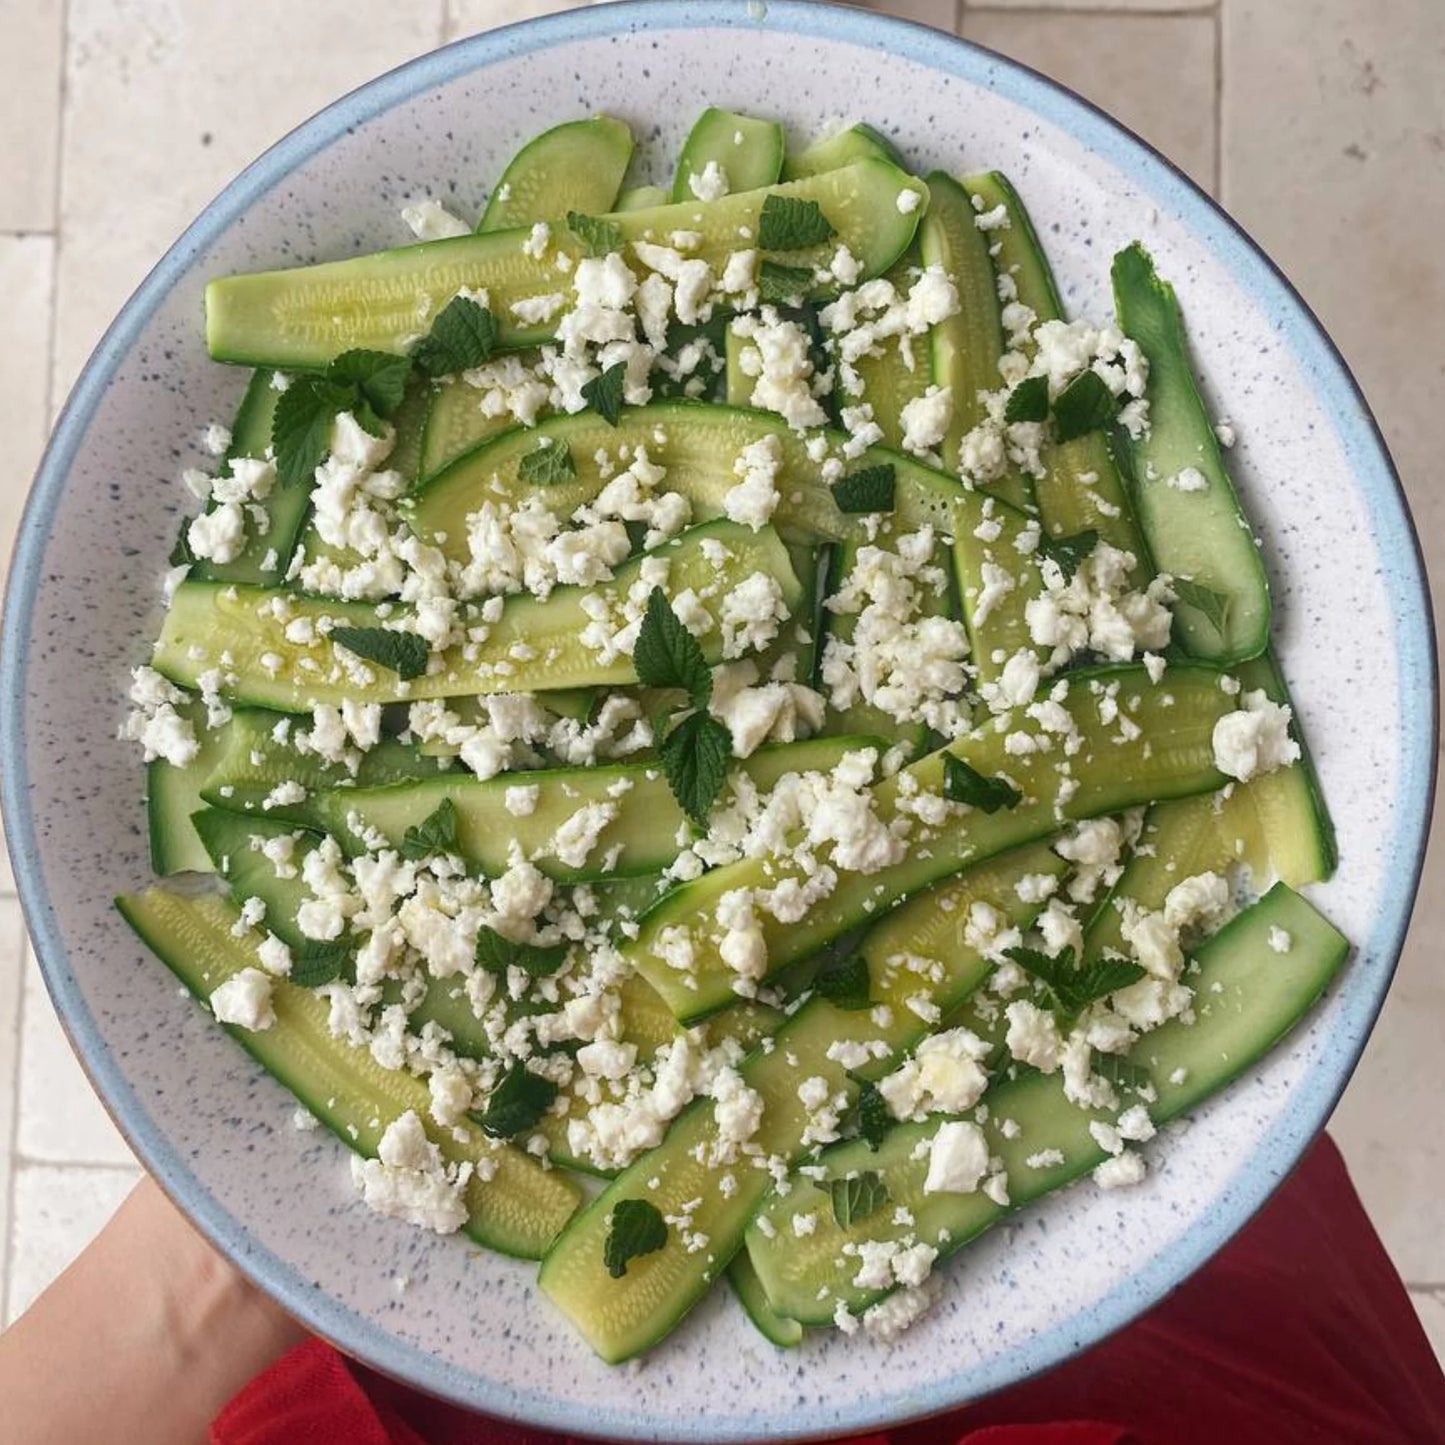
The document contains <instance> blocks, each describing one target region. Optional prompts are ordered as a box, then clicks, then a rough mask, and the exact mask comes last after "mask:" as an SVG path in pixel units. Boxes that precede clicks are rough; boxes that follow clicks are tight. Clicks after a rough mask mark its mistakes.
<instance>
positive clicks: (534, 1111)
mask: <svg viewBox="0 0 1445 1445" xmlns="http://www.w3.org/2000/svg"><path fill="white" fill-rule="evenodd" d="M556 1097H557V1086H556V1084H554V1083H553V1082H552V1081H551V1079H544V1078H543V1077H542V1076H541V1075H540V1074H534V1073H533V1072H532V1071H531V1070H530V1069H529V1068H528V1067H527V1066H526V1065H525V1064H513V1065H512V1066H511V1067H510V1068H509V1069H508V1070H507V1071H506V1073H504V1074H503V1075H502V1077H501V1078H500V1079H499V1080H498V1081H497V1086H496V1087H495V1088H494V1089H493V1090H492V1092H491V1095H490V1097H489V1098H488V1099H487V1107H486V1108H485V1109H483V1110H481V1111H480V1112H479V1113H473V1114H472V1116H471V1117H472V1118H473V1119H475V1120H476V1122H477V1123H478V1124H479V1125H480V1126H481V1128H482V1132H483V1133H485V1134H490V1135H491V1136H492V1137H493V1138H494V1139H513V1138H515V1137H516V1136H517V1135H518V1134H523V1133H526V1131H527V1130H528V1129H535V1128H536V1127H537V1124H538V1122H539V1121H540V1120H541V1118H542V1116H543V1115H544V1114H545V1113H546V1112H547V1110H548V1109H550V1108H551V1107H552V1101H553V1100H554V1099H555V1098H556Z"/></svg>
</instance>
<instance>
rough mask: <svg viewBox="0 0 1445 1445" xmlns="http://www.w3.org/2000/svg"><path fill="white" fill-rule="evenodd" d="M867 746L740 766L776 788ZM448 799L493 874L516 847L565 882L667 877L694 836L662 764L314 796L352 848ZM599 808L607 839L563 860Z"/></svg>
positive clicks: (392, 833)
mask: <svg viewBox="0 0 1445 1445" xmlns="http://www.w3.org/2000/svg"><path fill="white" fill-rule="evenodd" d="M862 747H872V748H875V749H877V748H879V747H880V744H879V742H878V740H877V739H876V738H866V737H863V738H859V737H853V738H831V737H829V738H814V739H811V740H810V741H807V742H800V743H781V744H779V745H778V746H776V747H772V748H765V749H763V750H761V751H760V752H757V753H754V754H753V756H752V757H750V758H748V759H746V760H744V761H742V762H740V763H738V764H737V770H738V771H739V772H740V773H741V774H743V775H744V776H745V777H747V778H748V779H749V780H750V781H751V782H752V783H753V784H754V785H755V786H756V787H757V788H759V789H760V790H767V789H769V788H771V787H772V786H773V785H774V784H776V782H777V780H778V779H779V778H780V777H782V776H783V774H784V773H795V772H809V771H820V770H821V771H828V770H831V769H832V768H834V767H836V766H837V764H838V762H839V761H840V760H841V759H842V758H843V757H844V756H845V755H846V754H848V753H850V752H853V751H856V750H857V749H859V748H862ZM527 785H530V786H533V787H535V788H536V789H537V801H536V807H535V808H534V809H533V811H532V812H530V813H528V814H527V815H526V816H524V817H517V816H515V815H513V814H512V813H511V812H509V811H508V809H507V806H506V795H507V792H508V791H509V790H510V789H512V788H516V787H519V786H527ZM447 799H450V801H451V803H452V805H453V806H454V807H455V808H456V810H457V851H458V853H459V854H460V856H461V857H462V858H464V859H465V860H466V861H467V862H468V863H470V864H473V865H474V866H475V867H477V868H478V869H480V870H481V871H482V872H483V873H485V874H487V875H489V876H491V877H497V876H499V875H500V874H502V873H505V872H506V871H507V868H508V866H509V863H510V860H511V858H512V854H513V851H514V850H515V849H516V848H520V849H521V850H522V853H523V856H525V857H527V858H529V859H532V860H533V861H534V862H535V864H536V866H537V867H538V868H539V869H540V870H541V871H542V872H543V873H546V874H548V875H549V876H550V877H552V878H555V879H558V880H559V881H561V882H568V883H579V882H589V881H593V880H599V879H607V878H622V877H628V876H635V875H637V874H640V873H660V872H661V871H662V870H663V869H664V868H666V867H667V866H668V865H669V864H670V863H672V862H673V860H674V859H675V858H676V857H677V855H678V852H679V851H680V848H681V845H680V843H679V841H678V839H679V837H682V838H684V839H685V838H687V837H688V836H689V835H690V834H691V832H692V825H691V824H690V823H689V821H688V818H687V815H686V814H685V813H684V812H683V810H682V808H681V807H680V806H679V805H678V803H677V800H676V799H675V798H674V797H673V795H672V790H671V788H669V786H668V783H667V779H666V777H665V776H664V775H663V771H662V768H661V766H660V765H659V764H656V763H651V764H648V763H611V764H597V765H595V766H592V767H585V768H558V769H550V770H548V771H546V772H533V773H499V774H498V775H497V776H496V777H494V778H488V779H486V780H485V781H483V780H481V779H478V778H474V777H470V776H468V775H467V774H465V773H456V774H449V775H448V776H446V777H441V778H434V779H432V780H431V781H429V782H417V783H402V784H401V785H399V786H394V787H388V788H367V789H358V788H346V789H339V790H337V791H336V792H332V793H320V794H318V795H317V796H316V797H314V798H313V799H312V800H311V803H310V805H309V809H308V814H309V816H310V818H311V819H312V820H313V822H314V824H315V825H316V826H319V827H322V828H324V829H325V830H326V831H327V832H328V833H331V834H333V835H334V836H335V837H337V838H338V839H339V840H340V841H341V842H342V843H343V844H344V845H347V846H354V839H355V837H356V835H357V834H366V833H368V832H373V831H374V832H376V833H380V834H381V835H382V836H383V837H384V838H385V839H386V841H387V843H388V844H389V845H390V846H392V847H396V846H399V845H400V843H401V841H402V839H403V838H404V836H405V834H406V831H407V829H408V828H414V827H417V826H419V825H420V824H421V823H423V822H425V821H426V819H427V818H428V817H430V816H431V814H432V813H433V812H435V811H436V809H437V808H438V807H440V806H441V804H442V803H443V802H444V801H445V800H447ZM592 806H601V807H604V808H605V807H609V806H610V807H611V808H613V809H614V810H615V815H614V817H613V818H612V821H610V822H609V823H608V824H607V825H606V826H605V827H604V828H603V829H602V830H601V832H600V833H599V834H598V837H597V843H596V845H595V847H594V848H593V850H592V852H591V853H589V854H588V857H587V859H586V861H585V862H584V863H582V864H580V865H575V866H570V865H568V864H565V863H563V862H561V861H560V860H559V859H558V858H557V857H556V855H555V853H553V851H552V838H553V835H554V834H555V833H556V832H557V830H558V828H559V827H561V826H562V824H564V823H565V822H566V821H567V820H568V819H569V818H571V817H572V816H573V815H574V814H575V813H577V812H578V810H579V809H582V808H585V807H592Z"/></svg>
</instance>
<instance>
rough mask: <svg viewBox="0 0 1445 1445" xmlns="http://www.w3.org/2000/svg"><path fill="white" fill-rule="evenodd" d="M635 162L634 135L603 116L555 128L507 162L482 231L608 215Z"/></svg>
mask: <svg viewBox="0 0 1445 1445" xmlns="http://www.w3.org/2000/svg"><path fill="white" fill-rule="evenodd" d="M631 161H632V132H631V131H630V130H628V128H627V126H626V125H625V124H624V123H623V122H622V121H620V120H613V119H612V117H611V116H606V115H599V116H595V117H593V119H591V120H572V121H568V122H566V124H564V125H557V126H553V127H552V129H551V130H547V131H543V132H542V134H541V135H539V136H536V137H534V138H533V139H532V140H529V141H528V142H527V144H526V145H524V146H523V147H522V149H521V150H519V151H518V152H517V154H516V155H515V156H513V157H512V159H511V160H510V161H509V162H508V164H507V169H506V170H505V171H503V172H502V178H501V180H500V181H498V182H497V186H496V189H495V190H494V191H493V192H492V195H491V199H490V200H488V202H487V209H486V210H485V211H484V212H483V213H482V219H481V221H480V222H479V223H478V225H477V230H478V231H505V230H508V229H511V228H513V227H516V226H530V225H531V224H532V223H533V222H534V221H550V220H552V219H553V218H554V217H556V218H559V219H560V218H562V217H565V216H566V214H567V212H568V211H580V212H581V213H582V214H583V215H584V216H596V215H601V214H602V213H603V212H604V211H610V210H611V209H612V206H613V203H614V202H615V201H616V199H617V192H618V191H619V190H620V189H621V188H622V178H623V176H625V175H626V174H627V167H628V165H629V164H630V163H631Z"/></svg>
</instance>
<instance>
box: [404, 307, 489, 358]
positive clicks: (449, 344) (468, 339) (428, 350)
mask: <svg viewBox="0 0 1445 1445" xmlns="http://www.w3.org/2000/svg"><path fill="white" fill-rule="evenodd" d="M496 346H497V321H496V318H495V317H494V316H493V315H492V313H491V312H490V311H488V310H487V308H486V307H485V306H479V305H478V304H477V303H476V302H475V301H473V300H472V299H471V297H470V296H453V297H452V299H451V300H450V301H448V302H447V304H446V305H445V306H443V307H442V309H441V310H440V311H439V312H438V313H437V319H436V320H435V321H433V322H432V327H431V334H430V335H429V336H427V337H424V338H423V340H422V341H421V342H420V344H419V345H418V346H417V348H416V350H415V351H414V352H412V360H413V361H415V362H416V364H417V365H418V366H419V367H421V369H422V370H423V371H424V372H426V374H427V375H428V376H454V375H455V374H456V373H457V372H459V371H470V370H471V369H472V368H473V367H474V366H480V365H481V364H482V363H483V362H484V361H486V360H487V358H488V357H489V356H491V354H492V352H493V351H494V350H496Z"/></svg>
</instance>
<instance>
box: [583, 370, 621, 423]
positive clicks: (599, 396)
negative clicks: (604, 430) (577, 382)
mask: <svg viewBox="0 0 1445 1445" xmlns="http://www.w3.org/2000/svg"><path fill="white" fill-rule="evenodd" d="M626 380H627V363H626V362H624V361H619V362H618V363H617V364H616V365H615V366H609V367H608V368H607V370H606V371H604V372H603V373H602V375H601V376H594V377H593V378H592V380H591V381H588V382H584V383H583V386H582V396H583V399H584V400H585V401H586V403H587V405H588V406H590V407H591V408H592V410H593V411H595V412H596V413H597V415H598V416H600V417H601V418H602V420H603V421H605V422H606V423H607V425H608V426H616V425H617V423H618V420H619V419H620V418H621V416H622V393H623V391H624V390H625V388H626Z"/></svg>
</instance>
